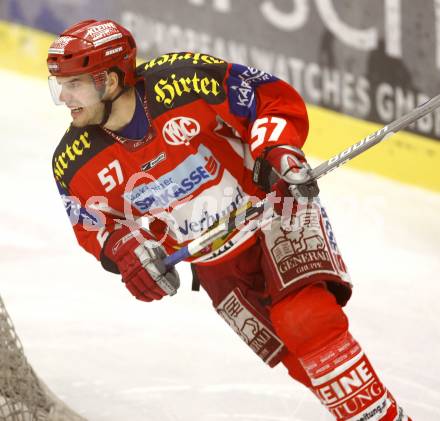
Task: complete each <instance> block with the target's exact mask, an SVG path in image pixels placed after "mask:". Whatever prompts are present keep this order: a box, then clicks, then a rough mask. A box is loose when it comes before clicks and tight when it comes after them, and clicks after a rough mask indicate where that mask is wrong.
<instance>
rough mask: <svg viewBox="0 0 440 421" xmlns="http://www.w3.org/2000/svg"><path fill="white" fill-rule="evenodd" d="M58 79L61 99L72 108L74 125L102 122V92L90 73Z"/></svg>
mask: <svg viewBox="0 0 440 421" xmlns="http://www.w3.org/2000/svg"><path fill="white" fill-rule="evenodd" d="M56 81H57V84H58V86H59V88H58V89H60V93H59V101H60V102H62V103H64V104H65V105H66V106H67V107H68V108H69V109H70V114H71V116H72V125H73V126H76V127H84V126H87V125H89V124H99V123H100V122H101V120H102V117H103V115H104V104H102V102H101V98H102V92H100V91H98V89H96V85H95V82H94V80H93V78H92V77H91V76H90V75H87V74H85V75H78V76H71V77H57V78H56Z"/></svg>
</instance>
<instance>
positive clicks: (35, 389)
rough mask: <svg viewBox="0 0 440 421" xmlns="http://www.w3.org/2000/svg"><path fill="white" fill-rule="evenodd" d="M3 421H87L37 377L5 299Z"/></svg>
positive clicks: (0, 326) (0, 347)
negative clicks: (25, 352) (7, 309)
mask: <svg viewBox="0 0 440 421" xmlns="http://www.w3.org/2000/svg"><path fill="white" fill-rule="evenodd" d="M0 421H86V420H85V418H82V417H81V416H79V415H78V414H76V413H75V412H74V411H72V410H71V409H70V408H69V407H68V406H67V405H66V404H65V403H64V402H62V401H61V400H60V399H59V398H57V397H56V396H55V394H54V393H52V392H51V391H50V390H49V388H48V387H47V386H46V385H45V384H44V383H43V381H42V380H41V379H39V378H38V376H37V375H36V374H35V372H34V370H33V368H32V366H31V365H30V364H29V362H28V361H27V358H26V356H25V354H24V352H23V346H22V344H21V342H20V339H19V338H18V336H17V333H16V331H15V329H14V325H13V323H12V320H11V318H10V317H9V314H8V312H7V311H6V307H5V304H4V302H3V300H2V297H1V296H0Z"/></svg>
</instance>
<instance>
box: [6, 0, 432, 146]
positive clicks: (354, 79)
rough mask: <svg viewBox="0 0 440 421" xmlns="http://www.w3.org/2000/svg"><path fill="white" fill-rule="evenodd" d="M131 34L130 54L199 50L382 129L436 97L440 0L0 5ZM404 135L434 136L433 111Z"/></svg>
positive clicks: (60, 23) (48, 21) (80, 0)
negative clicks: (104, 22) (115, 24)
mask: <svg viewBox="0 0 440 421" xmlns="http://www.w3.org/2000/svg"><path fill="white" fill-rule="evenodd" d="M106 17H108V18H112V19H115V20H117V21H119V22H121V23H122V24H123V25H125V26H127V27H128V29H130V30H131V31H132V32H133V34H134V36H135V38H136V40H137V42H138V48H139V56H140V57H145V58H146V59H151V58H153V57H156V56H158V55H162V54H164V53H166V52H171V51H202V52H207V53H210V54H212V55H214V56H218V57H221V58H225V59H227V60H229V61H233V62H239V63H242V64H247V65H250V66H253V67H257V68H259V69H261V70H265V71H266V72H269V73H272V74H274V75H276V76H278V77H280V78H282V79H284V80H286V81H288V82H289V83H291V84H292V85H293V86H294V87H295V88H296V89H297V90H298V91H299V92H300V93H301V94H302V95H303V97H304V98H305V99H306V101H307V102H309V103H311V104H315V105H319V106H322V107H325V108H328V109H331V110H335V111H338V112H342V113H345V114H348V115H352V116H355V117H359V118H361V119H365V120H370V121H374V122H378V123H384V124H385V123H388V122H390V121H392V120H395V119H396V118H398V117H399V116H401V115H402V114H405V113H406V112H407V111H409V110H410V109H413V108H414V107H415V106H416V105H418V104H420V103H422V102H424V101H426V100H427V99H428V97H431V96H434V95H436V94H438V93H439V92H440V77H439V74H440V0H420V1H410V0H358V1H353V0H160V1H157V0H150V1H147V0H124V1H123V2H121V1H116V0H104V1H102V2H90V1H88V0H76V1H75V0H69V1H67V0H2V3H0V19H2V20H9V21H13V22H19V23H22V24H25V25H29V26H33V27H36V28H38V29H42V30H44V31H48V32H52V33H59V32H60V31H62V30H63V29H65V28H66V27H67V26H69V25H71V24H72V23H74V22H76V21H78V20H82V19H89V18H97V19H99V18H106ZM411 131H413V132H415V133H419V134H422V135H425V136H428V137H432V138H436V139H440V111H438V112H436V113H434V114H432V115H429V116H426V117H424V118H423V119H420V120H419V121H418V122H417V123H415V124H414V125H413V127H412V128H411Z"/></svg>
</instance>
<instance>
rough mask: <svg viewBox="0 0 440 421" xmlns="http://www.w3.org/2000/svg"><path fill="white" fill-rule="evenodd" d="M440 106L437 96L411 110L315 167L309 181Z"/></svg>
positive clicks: (439, 99) (438, 96)
mask: <svg viewBox="0 0 440 421" xmlns="http://www.w3.org/2000/svg"><path fill="white" fill-rule="evenodd" d="M439 106H440V95H437V96H435V97H433V98H431V99H430V100H429V101H427V102H425V103H424V104H422V105H419V106H418V107H416V108H414V109H413V110H411V111H410V112H409V113H407V114H405V115H403V116H402V117H400V118H398V119H397V120H394V121H393V122H391V123H390V124H388V125H386V126H385V127H382V128H381V129H379V130H378V131H376V132H374V133H372V134H371V135H369V136H367V137H365V138H364V139H362V140H361V141H359V142H357V143H355V144H354V145H351V146H350V147H348V148H347V149H345V150H344V151H342V152H341V153H339V154H338V155H335V156H334V157H332V158H330V159H329V160H327V161H325V162H323V163H322V164H320V165H318V166H317V167H315V168H314V169H313V170H312V171H311V172H310V178H309V180H308V181H312V180H317V179H318V178H320V177H322V176H323V175H325V174H328V173H329V172H330V171H332V170H334V169H335V168H337V167H339V166H341V165H343V164H345V163H346V162H347V161H349V160H350V159H353V158H354V157H356V156H358V155H360V154H361V153H363V152H365V151H366V150H368V149H370V148H371V147H373V146H374V145H377V144H378V143H380V142H382V141H383V140H385V139H386V138H388V137H390V136H392V135H393V134H394V133H397V132H398V131H400V130H402V129H404V128H405V127H407V126H409V125H410V124H411V123H414V122H415V121H417V120H418V119H419V118H422V117H424V116H425V115H427V114H429V113H430V112H432V111H434V110H435V109H436V108H438V107H439Z"/></svg>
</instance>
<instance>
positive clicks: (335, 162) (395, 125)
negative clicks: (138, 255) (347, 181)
mask: <svg viewBox="0 0 440 421" xmlns="http://www.w3.org/2000/svg"><path fill="white" fill-rule="evenodd" d="M439 106H440V95H437V96H435V97H433V98H431V99H430V100H429V101H427V102H425V103H424V104H422V105H419V106H418V107H416V108H414V109H413V110H412V111H410V112H409V113H407V114H405V115H403V116H402V117H400V118H398V119H397V120H395V121H393V122H391V123H390V124H388V125H386V126H384V127H382V128H381V129H379V130H377V131H376V132H374V133H372V134H371V135H369V136H367V137H365V138H364V139H362V140H361V141H359V142H357V143H355V144H354V145H351V146H350V147H349V148H347V149H345V150H344V151H342V152H341V153H339V154H337V155H335V156H334V157H332V158H330V159H329V160H327V161H325V162H323V163H322V164H320V165H318V166H317V167H315V168H314V169H312V170H311V171H310V173H309V174H310V176H309V178H308V179H307V180H305V181H304V183H309V182H311V181H314V180H317V179H318V178H321V177H322V176H324V175H326V174H328V173H329V172H330V171H332V170H334V169H335V168H337V167H339V166H341V165H343V164H345V163H346V162H347V161H349V160H351V159H353V158H355V157H356V156H358V155H360V154H361V153H363V152H365V151H366V150H368V149H370V148H371V147H373V146H374V145H377V144H378V143H380V142H381V141H383V140H385V139H386V138H388V137H389V136H392V135H393V134H395V133H397V132H398V131H400V130H402V129H404V128H405V127H407V126H409V125H410V124H411V123H414V122H415V121H417V120H418V119H419V118H422V117H424V116H425V115H427V114H429V113H430V112H432V111H434V110H435V109H436V108H438V107H439ZM267 204H268V199H267V198H266V199H263V200H261V201H260V202H258V203H256V204H255V205H254V206H252V207H251V208H248V209H246V211H245V212H244V213H243V214H240V215H238V216H235V215H234V216H232V215H231V217H230V218H229V219H228V220H227V221H226V222H224V223H221V224H220V225H218V226H217V227H215V228H213V229H212V230H210V231H208V232H206V233H205V234H203V235H202V236H200V237H199V238H196V239H195V240H193V241H191V242H190V243H188V244H187V245H186V246H184V247H182V248H181V249H179V250H178V251H176V252H175V253H173V254H170V255H169V256H167V257H166V258H165V260H164V263H165V265H166V266H167V267H171V266H174V265H176V264H177V263H179V262H181V261H183V260H185V259H187V258H188V257H191V256H194V255H195V254H197V253H199V252H200V251H201V250H203V249H204V248H205V247H207V246H209V245H210V244H212V243H213V242H214V241H215V240H216V239H218V238H220V237H222V236H224V235H225V234H227V233H229V232H231V231H232V230H233V229H235V228H238V227H239V225H244V224H245V223H246V222H248V221H249V220H251V219H253V218H254V217H255V216H256V215H260V214H261V213H262V212H263V210H264V209H265V207H266V206H267Z"/></svg>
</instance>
